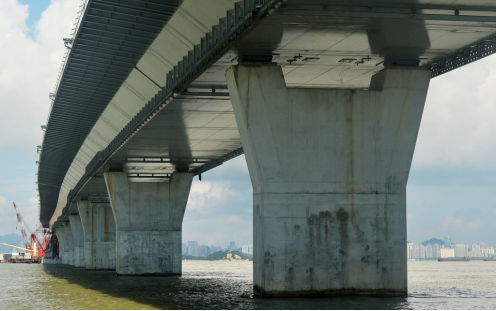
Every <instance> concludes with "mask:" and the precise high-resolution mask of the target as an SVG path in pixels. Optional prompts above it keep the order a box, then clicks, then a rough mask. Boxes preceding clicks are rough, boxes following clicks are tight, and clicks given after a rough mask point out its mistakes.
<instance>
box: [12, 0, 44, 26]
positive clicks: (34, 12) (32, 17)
mask: <svg viewBox="0 0 496 311" xmlns="http://www.w3.org/2000/svg"><path fill="white" fill-rule="evenodd" d="M19 2H20V3H22V4H25V5H28V6H29V16H28V19H27V20H26V25H27V26H28V27H29V28H30V29H33V28H34V26H35V24H36V22H37V21H38V20H39V19H40V17H41V13H43V11H45V10H46V8H47V7H48V6H49V5H50V2H51V0H19Z"/></svg>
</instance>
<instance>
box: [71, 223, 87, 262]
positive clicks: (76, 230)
mask: <svg viewBox="0 0 496 311" xmlns="http://www.w3.org/2000/svg"><path fill="white" fill-rule="evenodd" d="M69 222H70V224H71V230H72V237H73V238H74V266H75V267H76V268H84V267H85V261H84V232H83V225H82V223H81V217H79V215H69Z"/></svg>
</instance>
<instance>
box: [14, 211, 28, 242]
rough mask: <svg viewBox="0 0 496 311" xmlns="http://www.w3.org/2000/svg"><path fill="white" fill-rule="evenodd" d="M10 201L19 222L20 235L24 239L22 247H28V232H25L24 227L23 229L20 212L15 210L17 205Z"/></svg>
mask: <svg viewBox="0 0 496 311" xmlns="http://www.w3.org/2000/svg"><path fill="white" fill-rule="evenodd" d="M12 203H13V204H14V209H15V211H16V216H17V222H18V223H19V226H20V227H21V235H22V238H23V239H24V247H26V248H28V246H29V242H28V234H27V233H26V229H24V221H23V219H22V217H21V214H20V213H19V211H18V210H17V206H16V204H15V202H12ZM16 229H17V227H16Z"/></svg>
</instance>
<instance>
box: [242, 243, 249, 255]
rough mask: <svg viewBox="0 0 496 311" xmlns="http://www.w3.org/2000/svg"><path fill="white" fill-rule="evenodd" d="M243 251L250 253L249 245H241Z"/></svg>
mask: <svg viewBox="0 0 496 311" xmlns="http://www.w3.org/2000/svg"><path fill="white" fill-rule="evenodd" d="M241 252H242V253H245V254H249V250H248V245H243V246H241Z"/></svg>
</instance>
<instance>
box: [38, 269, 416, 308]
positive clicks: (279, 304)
mask: <svg viewBox="0 0 496 311" xmlns="http://www.w3.org/2000/svg"><path fill="white" fill-rule="evenodd" d="M43 270H44V271H45V272H46V273H48V274H49V275H51V276H53V277H55V278H59V279H64V280H66V281H68V283H69V284H71V285H77V286H76V287H73V286H67V288H66V289H65V291H66V292H67V293H68V294H69V296H70V297H71V298H76V297H77V296H79V295H81V294H82V291H81V290H77V289H78V288H80V287H83V288H84V289H85V290H89V291H98V292H100V293H102V294H103V296H104V297H108V298H106V299H102V298H99V299H94V300H93V303H92V304H91V308H95V309H107V308H109V305H110V304H113V305H114V307H117V308H120V307H123V308H136V307H137V306H136V304H134V303H137V304H139V305H142V307H143V308H145V309H146V308H157V309H403V308H405V307H406V306H407V300H406V299H404V298H393V299H383V298H374V297H335V298H322V299H296V298H294V299H260V298H254V297H253V294H252V290H251V288H252V280H251V276H246V275H234V274H229V273H213V272H185V273H184V274H183V276H182V277H180V276H172V277H129V276H126V277H118V276H116V275H115V273H113V272H99V271H84V270H82V269H74V268H71V267H67V266H55V265H47V266H45V267H44V268H43ZM73 289H74V290H73ZM116 300H118V301H120V303H119V304H115V302H116ZM126 301H132V302H134V303H126ZM66 307H68V308H74V306H69V305H68V306H66Z"/></svg>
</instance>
